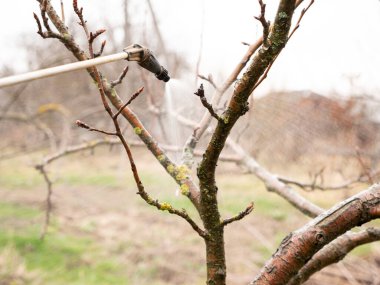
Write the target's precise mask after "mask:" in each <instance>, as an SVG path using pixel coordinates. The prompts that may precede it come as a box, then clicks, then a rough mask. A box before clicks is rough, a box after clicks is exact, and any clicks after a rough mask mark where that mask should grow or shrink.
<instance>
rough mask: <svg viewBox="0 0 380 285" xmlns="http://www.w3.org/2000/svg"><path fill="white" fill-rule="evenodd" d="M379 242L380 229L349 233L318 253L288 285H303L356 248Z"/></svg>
mask: <svg viewBox="0 0 380 285" xmlns="http://www.w3.org/2000/svg"><path fill="white" fill-rule="evenodd" d="M378 240H380V229H374V228H368V229H366V230H364V231H361V232H358V233H347V234H345V235H343V236H341V237H339V238H337V239H336V240H334V241H333V242H331V243H329V244H328V245H326V246H325V247H324V248H322V249H321V250H320V251H318V252H317V253H316V254H315V255H314V256H313V258H312V259H311V260H310V261H309V262H308V263H306V265H305V266H304V267H302V268H301V270H300V271H299V272H298V274H297V275H296V276H294V277H293V278H292V279H291V280H290V281H289V282H288V284H287V285H298V284H302V283H304V282H305V281H306V280H308V279H309V278H310V276H311V275H313V274H314V273H316V272H318V271H320V270H321V269H323V268H325V267H326V266H329V265H331V264H333V263H336V262H339V261H341V260H342V259H343V258H344V257H345V256H346V255H347V254H348V253H349V252H350V251H351V250H353V249H355V248H356V247H358V246H360V245H363V244H366V243H371V242H374V241H378Z"/></svg>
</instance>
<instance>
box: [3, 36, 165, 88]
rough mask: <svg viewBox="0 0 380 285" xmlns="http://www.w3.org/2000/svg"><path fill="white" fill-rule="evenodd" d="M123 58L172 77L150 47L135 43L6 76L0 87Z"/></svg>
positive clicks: (158, 77)
mask: <svg viewBox="0 0 380 285" xmlns="http://www.w3.org/2000/svg"><path fill="white" fill-rule="evenodd" d="M122 59H126V60H128V61H137V63H138V64H139V65H140V66H141V67H143V68H145V69H147V70H149V71H150V72H152V73H154V74H155V75H156V77H157V79H159V80H162V81H164V82H168V81H169V79H170V77H169V75H168V71H167V70H166V69H165V68H164V67H163V66H162V65H160V64H159V62H158V61H157V59H156V58H155V57H154V55H153V54H152V52H151V51H150V50H149V49H147V48H146V47H143V46H141V45H138V44H133V45H130V46H128V47H126V48H125V49H123V52H120V53H116V54H112V55H108V56H102V57H98V58H93V59H89V60H84V61H78V62H74V63H69V64H64V65H60V66H56V67H51V68H46V69H41V70H36V71H32V72H28V73H24V74H19V75H13V76H9V77H4V78H1V79H0V88H1V87H7V86H12V85H16V84H19V83H24V82H28V81H32V80H36V79H41V78H45V77H50V76H54V75H58V74H62V73H67V72H70V71H74V70H79V69H85V68H89V67H92V66H96V65H101V64H105V63H109V62H113V61H118V60H122Z"/></svg>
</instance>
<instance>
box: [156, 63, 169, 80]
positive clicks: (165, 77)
mask: <svg viewBox="0 0 380 285" xmlns="http://www.w3.org/2000/svg"><path fill="white" fill-rule="evenodd" d="M156 77H157V79H158V80H162V81H164V82H168V81H169V80H170V76H169V74H168V71H167V70H166V69H165V68H164V67H162V66H161V72H160V73H157V74H156Z"/></svg>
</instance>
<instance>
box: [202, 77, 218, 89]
mask: <svg viewBox="0 0 380 285" xmlns="http://www.w3.org/2000/svg"><path fill="white" fill-rule="evenodd" d="M198 77H199V78H200V79H203V80H206V81H207V82H209V83H210V84H211V85H212V87H214V88H215V89H216V90H219V88H218V86H216V84H215V81H214V78H213V77H212V75H211V74H209V75H208V76H207V77H206V76H204V75H202V74H198Z"/></svg>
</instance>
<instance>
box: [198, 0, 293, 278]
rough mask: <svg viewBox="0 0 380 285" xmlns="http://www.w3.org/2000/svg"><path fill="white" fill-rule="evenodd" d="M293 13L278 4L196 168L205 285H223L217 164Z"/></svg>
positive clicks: (288, 5)
mask: <svg viewBox="0 0 380 285" xmlns="http://www.w3.org/2000/svg"><path fill="white" fill-rule="evenodd" d="M294 9H295V0H282V1H281V2H280V4H279V8H278V11H277V16H276V19H275V21H274V24H273V28H272V32H271V33H270V35H269V38H268V41H267V42H268V45H267V46H262V47H261V49H260V50H259V51H258V53H257V55H256V56H255V57H254V58H253V60H252V62H251V64H250V65H249V67H248V70H247V71H246V72H245V73H244V75H243V76H242V78H241V79H240V81H239V82H238V83H237V86H236V88H235V90H234V93H233V96H232V98H231V101H230V103H229V106H228V108H227V110H226V112H225V113H224V114H223V116H222V120H219V122H218V124H217V127H216V129H215V132H214V133H213V135H212V138H211V141H210V142H209V144H208V146H207V149H206V152H205V155H204V157H203V160H202V162H201V163H200V166H199V168H198V177H199V181H200V192H201V195H200V214H201V218H202V221H203V224H204V227H205V230H206V231H207V233H208V238H207V239H206V249H207V250H206V259H207V284H209V285H224V284H226V262H225V254H224V237H223V227H221V222H220V213H219V210H218V201H217V191H218V188H217V186H216V182H215V170H216V166H217V162H218V159H219V156H220V153H221V151H222V150H223V148H224V145H225V142H226V140H227V138H228V136H229V134H230V131H231V129H232V127H233V126H234V125H235V123H236V121H237V120H238V119H239V118H240V117H241V116H242V115H244V114H245V113H246V112H247V110H248V103H247V100H248V98H249V96H250V95H251V93H252V91H253V89H254V86H255V84H256V83H257V82H258V81H259V79H260V77H261V76H262V75H263V73H264V72H265V70H266V68H267V67H268V66H269V65H270V64H271V62H272V61H273V60H274V59H275V58H276V56H277V55H278V54H279V53H280V51H281V50H282V49H283V48H284V46H285V44H286V42H287V38H288V34H289V29H290V26H291V20H292V15H293V12H294Z"/></svg>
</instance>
